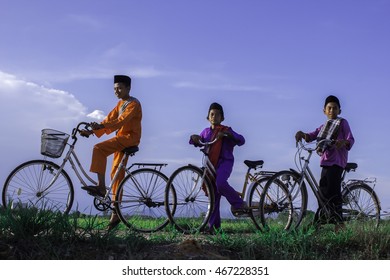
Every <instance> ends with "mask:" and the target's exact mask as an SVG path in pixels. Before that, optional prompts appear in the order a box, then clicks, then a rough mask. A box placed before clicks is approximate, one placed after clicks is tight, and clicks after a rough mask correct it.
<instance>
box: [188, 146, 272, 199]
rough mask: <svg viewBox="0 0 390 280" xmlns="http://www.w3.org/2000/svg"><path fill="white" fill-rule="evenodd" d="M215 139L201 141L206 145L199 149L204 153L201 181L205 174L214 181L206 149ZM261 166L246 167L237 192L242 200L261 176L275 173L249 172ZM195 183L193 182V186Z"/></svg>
mask: <svg viewBox="0 0 390 280" xmlns="http://www.w3.org/2000/svg"><path fill="white" fill-rule="evenodd" d="M215 141H216V140H214V141H212V142H208V143H201V144H203V145H205V146H206V147H205V148H203V149H201V151H202V152H203V154H204V157H203V161H202V170H203V175H202V178H201V179H202V183H203V181H204V180H205V177H206V176H209V179H210V180H211V182H214V181H215V176H216V170H215V168H214V166H213V164H212V163H211V161H210V159H209V157H208V149H207V148H208V146H209V145H211V144H213V143H214V142H215ZM262 167H263V165H262V164H261V165H260V166H258V167H248V169H247V172H246V174H245V178H244V184H243V187H242V190H241V192H237V193H238V195H239V196H240V197H241V198H242V199H243V200H245V198H246V197H247V196H248V194H249V192H250V190H251V189H252V187H253V186H254V185H255V184H256V183H257V182H259V181H260V180H261V179H262V178H266V177H270V176H272V175H273V174H275V172H273V171H264V170H261V171H258V172H254V173H251V170H252V169H255V170H256V169H257V168H262ZM195 185H196V184H194V186H195ZM199 191H200V190H198V192H199Z"/></svg>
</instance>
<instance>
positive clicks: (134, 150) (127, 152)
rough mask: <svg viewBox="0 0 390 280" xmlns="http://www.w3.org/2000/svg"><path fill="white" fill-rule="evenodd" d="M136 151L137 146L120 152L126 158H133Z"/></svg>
mask: <svg viewBox="0 0 390 280" xmlns="http://www.w3.org/2000/svg"><path fill="white" fill-rule="evenodd" d="M138 151H139V149H138V146H131V147H127V148H126V149H123V150H122V152H123V153H125V154H126V155H128V156H133V155H134V154H135V153H136V152H138Z"/></svg>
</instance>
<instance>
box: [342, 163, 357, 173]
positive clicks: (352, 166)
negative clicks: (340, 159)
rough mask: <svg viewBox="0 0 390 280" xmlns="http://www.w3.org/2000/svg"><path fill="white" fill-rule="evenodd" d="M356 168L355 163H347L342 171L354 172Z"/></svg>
mask: <svg viewBox="0 0 390 280" xmlns="http://www.w3.org/2000/svg"><path fill="white" fill-rule="evenodd" d="M357 167H358V165H357V163H354V162H348V163H347V166H346V167H345V168H344V169H345V171H347V172H349V171H351V170H355V169H356V168H357Z"/></svg>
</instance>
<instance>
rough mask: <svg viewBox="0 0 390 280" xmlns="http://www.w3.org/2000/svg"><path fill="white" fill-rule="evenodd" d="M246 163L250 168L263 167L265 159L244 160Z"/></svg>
mask: <svg viewBox="0 0 390 280" xmlns="http://www.w3.org/2000/svg"><path fill="white" fill-rule="evenodd" d="M244 163H245V164H246V166H248V167H249V168H257V167H263V164H264V160H244Z"/></svg>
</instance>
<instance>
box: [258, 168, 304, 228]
mask: <svg viewBox="0 0 390 280" xmlns="http://www.w3.org/2000/svg"><path fill="white" fill-rule="evenodd" d="M299 179H300V176H299V174H298V173H296V172H294V171H291V170H283V171H280V172H277V173H276V174H274V175H273V176H272V177H271V178H270V179H269V180H268V182H267V184H266V185H265V187H264V191H263V193H262V195H261V199H260V207H261V209H260V214H261V221H262V224H263V227H264V228H269V224H273V225H274V226H276V227H282V228H283V229H285V230H289V229H290V228H291V229H296V228H297V227H298V226H299V225H300V223H301V221H302V219H303V217H304V216H305V213H306V209H307V189H306V186H305V184H304V183H303V184H302V185H301V186H300V187H299V185H298V184H299ZM286 192H287V193H286Z"/></svg>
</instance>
